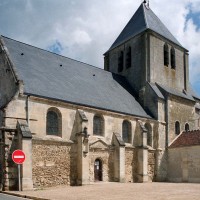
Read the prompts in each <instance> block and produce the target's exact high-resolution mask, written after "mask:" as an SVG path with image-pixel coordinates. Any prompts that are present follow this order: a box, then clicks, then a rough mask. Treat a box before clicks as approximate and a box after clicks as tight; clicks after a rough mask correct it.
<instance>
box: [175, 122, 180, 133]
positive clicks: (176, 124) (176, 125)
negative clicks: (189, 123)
mask: <svg viewBox="0 0 200 200" xmlns="http://www.w3.org/2000/svg"><path fill="white" fill-rule="evenodd" d="M175 134H176V135H179V134H180V123H179V122H178V121H176V122H175Z"/></svg>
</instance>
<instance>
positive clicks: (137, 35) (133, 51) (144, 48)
mask: <svg viewBox="0 0 200 200" xmlns="http://www.w3.org/2000/svg"><path fill="white" fill-rule="evenodd" d="M104 56H105V57H104V59H105V64H104V69H105V70H107V71H110V72H113V73H117V74H120V75H122V76H125V77H126V79H127V80H128V82H129V83H130V84H131V86H132V87H133V88H134V90H135V91H136V92H137V93H138V95H139V93H140V91H141V90H142V89H143V88H144V87H145V86H146V85H147V83H150V84H151V83H152V84H158V85H163V86H166V87H168V88H175V89H177V90H178V91H180V92H182V91H183V90H185V91H187V90H188V85H189V81H188V79H189V76H188V51H187V50H186V49H185V48H184V47H183V46H182V45H181V44H180V43H179V42H178V40H177V39H176V38H175V37H174V36H173V35H172V34H171V33H170V31H169V30H168V29H167V28H166V26H165V25H164V24H163V23H162V22H161V20H160V19H159V18H158V17H157V16H156V15H155V14H154V12H153V11H152V10H151V8H150V7H149V1H146V0H145V1H143V2H142V4H141V5H140V6H139V8H138V9H137V11H136V12H135V14H134V15H133V17H132V18H131V19H130V21H129V22H128V23H127V25H126V26H125V28H124V29H123V30H122V32H121V33H120V34H119V36H118V37H117V39H116V40H115V42H114V43H113V44H112V46H111V47H110V49H109V50H108V51H107V52H106V53H105V54H104ZM161 75H162V76H161ZM156 87H157V86H156Z"/></svg>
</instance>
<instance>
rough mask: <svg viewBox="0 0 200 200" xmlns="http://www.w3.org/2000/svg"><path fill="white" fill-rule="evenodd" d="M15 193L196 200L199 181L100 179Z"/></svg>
mask: <svg viewBox="0 0 200 200" xmlns="http://www.w3.org/2000/svg"><path fill="white" fill-rule="evenodd" d="M15 193H17V194H20V195H21V194H23V195H28V196H34V197H40V198H45V199H51V200H94V199H98V200H113V199H114V200H123V199H126V200H129V199H130V200H146V199H148V200H200V184H192V183H178V184H177V183H102V182H100V183H95V184H91V185H87V186H79V187H70V186H60V187H54V188H49V189H43V190H37V191H26V192H25V191H24V192H15Z"/></svg>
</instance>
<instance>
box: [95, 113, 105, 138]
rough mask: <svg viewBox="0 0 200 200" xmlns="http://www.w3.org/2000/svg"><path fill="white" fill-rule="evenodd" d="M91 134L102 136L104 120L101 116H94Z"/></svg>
mask: <svg viewBox="0 0 200 200" xmlns="http://www.w3.org/2000/svg"><path fill="white" fill-rule="evenodd" d="M93 134H94V135H99V136H103V135H104V119H103V117H102V116H99V115H95V116H94V119H93Z"/></svg>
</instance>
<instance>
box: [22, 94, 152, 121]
mask: <svg viewBox="0 0 200 200" xmlns="http://www.w3.org/2000/svg"><path fill="white" fill-rule="evenodd" d="M24 95H28V96H34V97H38V98H42V99H49V100H52V101H60V102H63V103H69V104H74V105H77V106H85V107H89V108H95V109H101V110H105V111H110V112H114V113H118V114H123V115H129V116H134V117H136V118H142V119H151V120H153V118H152V117H151V116H149V115H146V116H141V115H137V114H131V113H125V112H120V111H116V110H111V109H106V108H102V107H98V106H91V105H87V104H81V103H77V102H71V101H67V100H62V99H56V98H52V97H46V96H42V95H38V94H32V93H27V92H24Z"/></svg>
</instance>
